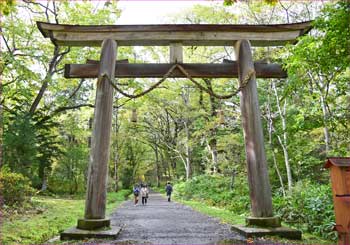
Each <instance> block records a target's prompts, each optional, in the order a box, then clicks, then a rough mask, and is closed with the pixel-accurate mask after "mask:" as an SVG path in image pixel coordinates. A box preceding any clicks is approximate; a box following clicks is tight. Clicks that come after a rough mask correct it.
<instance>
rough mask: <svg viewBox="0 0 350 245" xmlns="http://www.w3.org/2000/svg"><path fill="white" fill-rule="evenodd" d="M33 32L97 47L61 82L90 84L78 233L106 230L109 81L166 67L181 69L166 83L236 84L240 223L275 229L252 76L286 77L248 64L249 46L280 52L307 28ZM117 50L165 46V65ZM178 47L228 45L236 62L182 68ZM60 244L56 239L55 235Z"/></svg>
mask: <svg viewBox="0 0 350 245" xmlns="http://www.w3.org/2000/svg"><path fill="white" fill-rule="evenodd" d="M37 26H38V28H39V30H40V31H41V33H42V34H43V35H44V37H46V38H50V40H51V41H52V43H53V44H54V45H62V46H100V45H102V50H101V58H100V62H97V63H96V62H95V63H94V62H92V63H91V62H90V63H87V64H68V65H66V66H65V77H66V78H98V82H97V91H96V101H95V112H94V123H93V125H94V126H93V133H92V146H91V153H90V162H89V173H88V183H87V194H86V204H85V216H84V219H79V220H78V226H77V228H78V229H82V230H95V229H99V228H101V227H108V226H110V220H109V219H108V218H106V217H105V208H106V192H107V190H106V185H107V176H108V174H107V171H108V159H109V145H110V131H111V126H112V104H113V87H112V84H111V80H113V79H114V78H115V77H117V78H125V77H129V78H136V77H163V76H164V74H165V73H166V72H167V71H169V69H170V68H171V67H172V66H173V65H174V64H181V69H182V68H183V69H184V70H185V71H186V72H187V75H185V73H184V72H183V71H181V69H180V67H176V68H175V69H174V70H173V71H172V72H171V73H170V74H169V77H188V76H190V77H201V78H225V77H226V78H227V77H238V78H239V80H240V86H242V90H241V103H240V107H241V115H242V122H243V130H244V140H245V148H246V159H247V169H248V183H249V192H250V200H251V217H248V218H247V224H248V225H256V226H269V227H279V226H280V220H279V218H278V217H275V216H274V215H273V209H272V197H271V188H270V182H269V178H268V170H267V162H266V155H265V149H264V140H263V130H262V125H261V118H260V117H261V114H260V109H259V103H258V92H257V84H256V77H258V78H284V77H286V73H285V72H284V71H283V70H282V68H281V66H280V65H278V64H266V63H257V62H256V63H254V62H253V59H252V52H251V45H253V46H280V45H285V44H286V43H295V42H296V41H297V38H298V37H299V36H301V35H303V34H305V33H307V32H308V31H309V30H310V29H311V24H310V22H302V23H293V24H281V25H197V24H196V25H108V26H107V25H106V26H101V25H88V26H81V25H58V24H51V23H43V22H37ZM119 46H170V63H167V64H129V63H125V62H124V63H123V62H117V61H116V57H117V48H118V47H119ZM182 46H234V47H235V54H236V61H234V62H229V63H222V64H192V63H191V64H185V63H183V61H182ZM243 85H244V87H243ZM86 236H87V237H88V235H86ZM91 236H96V235H91ZM73 237H74V236H73ZM61 238H64V237H62V235H61Z"/></svg>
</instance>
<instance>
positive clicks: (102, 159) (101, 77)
mask: <svg viewBox="0 0 350 245" xmlns="http://www.w3.org/2000/svg"><path fill="white" fill-rule="evenodd" d="M116 56H117V44H116V42H115V41H114V40H111V39H107V40H104V41H103V43H102V51H101V59H100V69H99V73H98V80H97V88H96V101H95V112H94V126H93V133H92V146H91V152H90V163H89V172H88V183H87V194H86V203H85V216H84V218H85V219H82V220H78V228H80V229H88V230H92V229H96V228H100V227H104V226H109V225H110V222H109V220H108V219H105V210H106V194H107V177H108V160H109V148H110V135H111V128H112V108H113V87H112V86H111V84H110V82H109V79H113V78H114V72H115V63H116V62H115V60H116Z"/></svg>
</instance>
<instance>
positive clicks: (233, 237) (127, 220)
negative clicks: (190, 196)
mask: <svg viewBox="0 0 350 245" xmlns="http://www.w3.org/2000/svg"><path fill="white" fill-rule="evenodd" d="M111 220H112V225H113V226H119V227H122V231H121V233H120V234H119V237H118V239H117V240H115V241H112V242H111V241H109V242H108V243H137V244H140V243H151V244H216V243H225V242H224V241H226V243H231V244H232V243H245V239H244V238H243V237H242V236H240V235H239V234H237V233H234V232H232V231H231V230H230V225H227V224H221V223H220V222H219V220H218V219H215V218H211V217H208V216H206V215H203V214H200V213H198V212H196V211H194V210H193V209H192V208H190V207H187V206H185V205H182V204H179V203H176V202H170V203H169V202H168V201H167V200H166V199H165V198H164V197H162V196H161V195H160V194H158V193H151V194H150V197H149V200H148V204H147V205H145V206H142V204H141V205H140V204H139V205H138V206H134V204H133V203H132V201H131V200H130V201H126V202H124V203H123V204H122V205H121V206H120V207H119V208H118V210H117V211H116V212H115V213H113V214H112V215H111Z"/></svg>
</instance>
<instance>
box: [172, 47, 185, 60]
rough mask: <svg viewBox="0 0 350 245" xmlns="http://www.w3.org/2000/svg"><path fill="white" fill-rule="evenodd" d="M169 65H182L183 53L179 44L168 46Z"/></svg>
mask: <svg viewBox="0 0 350 245" xmlns="http://www.w3.org/2000/svg"><path fill="white" fill-rule="evenodd" d="M170 63H183V51H182V44H181V43H172V44H170Z"/></svg>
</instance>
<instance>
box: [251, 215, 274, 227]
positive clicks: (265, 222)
mask: <svg viewBox="0 0 350 245" xmlns="http://www.w3.org/2000/svg"><path fill="white" fill-rule="evenodd" d="M245 223H246V226H258V227H262V228H263V227H281V218H280V217H278V216H274V217H247V218H246V219H245Z"/></svg>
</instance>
